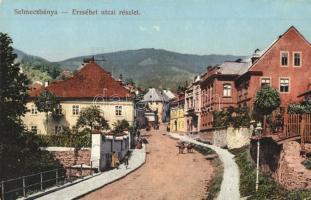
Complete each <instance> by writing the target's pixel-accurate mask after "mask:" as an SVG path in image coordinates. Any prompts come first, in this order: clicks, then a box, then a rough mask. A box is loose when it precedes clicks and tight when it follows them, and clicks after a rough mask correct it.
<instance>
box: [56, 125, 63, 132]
mask: <svg viewBox="0 0 311 200" xmlns="http://www.w3.org/2000/svg"><path fill="white" fill-rule="evenodd" d="M62 130H63V127H62V126H60V125H56V126H55V129H54V133H55V134H58V133H60V132H62Z"/></svg>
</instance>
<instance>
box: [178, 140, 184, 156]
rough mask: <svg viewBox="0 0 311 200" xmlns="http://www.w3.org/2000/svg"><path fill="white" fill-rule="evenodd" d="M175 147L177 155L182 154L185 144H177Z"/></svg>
mask: <svg viewBox="0 0 311 200" xmlns="http://www.w3.org/2000/svg"><path fill="white" fill-rule="evenodd" d="M177 147H178V150H179V153H180V154H181V153H184V149H185V148H186V147H185V144H184V143H183V142H181V143H179V144H177Z"/></svg>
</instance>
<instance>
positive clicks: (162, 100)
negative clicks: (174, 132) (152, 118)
mask: <svg viewBox="0 0 311 200" xmlns="http://www.w3.org/2000/svg"><path fill="white" fill-rule="evenodd" d="M170 100H171V99H170V98H169V97H168V96H166V94H165V93H164V92H163V91H162V90H158V89H156V88H149V90H148V92H147V93H146V94H145V95H144V99H143V102H145V103H146V104H147V106H148V108H149V109H150V110H152V111H155V112H156V113H157V115H158V119H159V122H165V121H166V120H168V118H169V102H170Z"/></svg>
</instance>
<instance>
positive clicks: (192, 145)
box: [186, 143, 194, 153]
mask: <svg viewBox="0 0 311 200" xmlns="http://www.w3.org/2000/svg"><path fill="white" fill-rule="evenodd" d="M186 148H187V152H188V153H192V152H193V148H194V144H191V143H190V144H188V145H187V146H186Z"/></svg>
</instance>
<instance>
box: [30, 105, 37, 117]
mask: <svg viewBox="0 0 311 200" xmlns="http://www.w3.org/2000/svg"><path fill="white" fill-rule="evenodd" d="M31 114H32V115H37V114H38V109H37V106H36V105H31Z"/></svg>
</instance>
